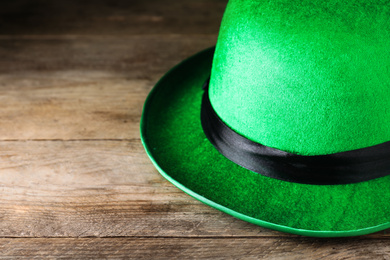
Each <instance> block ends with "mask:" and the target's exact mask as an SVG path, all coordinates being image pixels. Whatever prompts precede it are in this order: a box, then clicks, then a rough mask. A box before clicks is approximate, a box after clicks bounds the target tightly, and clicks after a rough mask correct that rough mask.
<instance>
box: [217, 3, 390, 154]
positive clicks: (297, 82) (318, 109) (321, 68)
mask: <svg viewBox="0 0 390 260" xmlns="http://www.w3.org/2000/svg"><path fill="white" fill-rule="evenodd" d="M209 95H210V101H211V104H212V106H213V108H214V110H215V111H216V113H217V114H218V116H219V117H220V118H221V119H222V120H223V121H224V122H225V123H226V124H227V125H228V126H229V127H230V128H232V129H233V130H234V131H236V132H237V133H239V134H241V135H243V136H245V137H247V138H248V139H250V140H252V141H255V142H258V143H261V144H263V145H266V146H270V147H274V148H278V149H281V150H284V151H288V152H292V153H296V154H301V155H322V154H331V153H337V152H342V151H348V150H354V149H359V148H364V147H369V146H372V145H376V144H379V143H383V142H386V141H389V140H390V127H389V122H390V4H389V3H387V2H386V1H355V0H351V1H346V0H344V1H339V0H330V1H322V0H314V1H313V0H311V1H306V0H303V1H302V0H299V1H298V0H296V1H295V0H278V1H259V0H246V1H243V0H230V2H229V3H228V6H227V8H226V11H225V14H224V17H223V20H222V24H221V29H220V33H219V37H218V42H217V46H216V50H215V54H214V60H213V67H212V72H211V79H210V89H209Z"/></svg>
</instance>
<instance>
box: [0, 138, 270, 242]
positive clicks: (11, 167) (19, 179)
mask: <svg viewBox="0 0 390 260" xmlns="http://www.w3.org/2000/svg"><path fill="white" fill-rule="evenodd" d="M0 205H1V207H0V216H1V221H0V237H42V236H44V237H45V236H57V237H80V236H84V237H85V236H99V237H104V236H105V237H106V236H189V237H191V236H236V235H240V236H242V235H246V236H258V235H266V234H268V235H272V233H273V232H272V231H268V230H265V229H262V228H260V227H257V226H254V225H251V224H249V223H246V222H244V221H240V220H238V219H235V218H233V217H230V216H228V215H226V214H224V213H221V212H219V211H217V210H214V209H212V208H210V207H208V206H205V205H203V204H202V203H200V202H198V201H196V200H194V199H192V198H191V197H189V196H188V195H186V194H184V193H183V192H182V191H180V190H179V189H177V188H175V187H174V186H173V185H171V184H170V183H168V182H167V181H166V180H165V179H163V178H162V177H161V176H160V174H158V173H157V171H156V170H155V169H154V167H153V165H152V164H151V163H150V161H149V159H148V158H147V156H146V154H145V153H144V151H143V148H142V146H141V144H140V141H121V142H118V141H94V142H90V141H87V142H80V141H39V142H37V141H26V142H20V141H16V142H0Z"/></svg>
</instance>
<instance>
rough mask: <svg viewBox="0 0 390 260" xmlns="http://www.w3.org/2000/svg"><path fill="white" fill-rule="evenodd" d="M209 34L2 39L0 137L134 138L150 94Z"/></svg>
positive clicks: (209, 42)
mask: <svg viewBox="0 0 390 260" xmlns="http://www.w3.org/2000/svg"><path fill="white" fill-rule="evenodd" d="M214 40H215V39H214V36H203V37H176V36H173V37H167V38H164V39H160V38H159V37H156V36H148V37H127V38H126V37H125V38H122V37H108V38H104V37H103V38H99V37H97V38H96V37H92V38H91V37H86V38H83V37H75V38H73V37H71V38H68V37H64V38H58V37H54V38H50V37H49V38H48V39H46V40H40V39H39V38H38V39H37V38H32V39H31V38H28V39H20V38H18V37H17V38H16V39H15V38H13V37H11V38H6V39H2V40H1V39H0V100H1V102H0V124H1V125H2V127H1V128H0V139H1V140H9V139H11V140H16V139H18V140H27V139H63V140H65V139H133V138H139V131H138V129H139V120H140V116H141V113H142V107H143V103H144V100H145V99H146V96H147V94H148V93H149V91H150V90H151V88H152V87H153V85H154V84H155V83H156V81H157V80H158V79H159V78H160V77H161V76H162V75H163V74H164V73H166V72H167V71H168V70H169V69H170V68H171V67H172V66H174V65H176V64H177V63H178V62H180V61H181V60H182V59H184V58H186V57H188V56H190V55H192V54H194V53H196V52H197V51H200V50H202V49H204V48H207V47H209V46H210V45H212V43H213V42H214Z"/></svg>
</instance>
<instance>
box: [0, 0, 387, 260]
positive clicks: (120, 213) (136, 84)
mask: <svg viewBox="0 0 390 260" xmlns="http://www.w3.org/2000/svg"><path fill="white" fill-rule="evenodd" d="M225 5H226V1H225V0H212V1H208V0H165V1H160V0H148V1H143V0H142V1H141V0H131V1H128V0H112V1H111V0H94V1H92V0H88V1H78V0H59V1H50V0H4V1H1V3H0V126H1V127H0V259H9V258H24V259H41V258H49V259H69V258H77V259H107V258H110V259H128V258H132V259H158V258H160V259H185V258H194V259H229V258H230V259H259V258H266V259H301V258H304V259H324V258H326V259H373V258H375V259H389V257H388V255H389V253H390V252H389V251H390V249H389V245H390V241H388V239H389V237H390V236H389V235H388V232H389V230H387V231H382V232H379V233H376V234H371V235H367V236H362V237H358V238H344V239H314V238H303V237H300V236H294V235H290V234H285V233H280V232H276V231H271V230H268V229H265V228H261V227H258V226H255V225H252V224H249V223H247V222H244V221H241V220H238V219H235V218H233V217H231V216H228V215H226V214H224V213H222V212H220V211H217V210H215V209H213V208H210V207H208V206H205V205H203V204H202V203H200V202H199V201H197V200H195V199H193V198H191V197H189V196H188V195H186V194H184V193H183V192H182V191H180V190H179V189H177V188H175V187H174V186H173V185H171V184H170V183H169V182H168V181H166V180H165V179H164V178H163V177H161V176H160V175H159V174H158V172H157V171H156V169H155V168H154V167H153V165H152V163H151V162H150V160H149V159H148V158H147V155H146V154H145V152H144V150H143V147H142V144H141V141H140V138H139V121H140V116H141V113H142V106H143V103H144V100H145V98H146V96H147V94H148V93H149V91H150V90H151V89H152V87H153V86H154V85H155V84H156V82H157V81H158V80H159V78H160V77H161V76H162V75H164V73H166V71H168V70H169V69H170V68H171V67H172V66H174V65H176V64H177V63H178V62H180V61H181V60H183V59H185V58H186V57H188V56H190V55H192V54H194V53H196V52H198V51H201V50H202V49H205V48H208V47H210V46H212V45H214V44H215V41H216V39H217V31H218V26H219V23H220V19H221V17H222V13H223V9H224V7H225Z"/></svg>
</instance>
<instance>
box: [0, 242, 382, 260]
mask: <svg viewBox="0 0 390 260" xmlns="http://www.w3.org/2000/svg"><path fill="white" fill-rule="evenodd" d="M0 254H1V257H0V259H8V258H10V257H16V258H18V259H31V258H34V259H35V258H39V259H41V258H48V257H49V258H55V259H64V258H65V259H69V258H72V259H73V258H76V259H288V260H290V259H292V260H294V259H297V260H300V259H337V260H338V259H390V257H389V254H390V243H389V240H388V239H311V238H293V239H278V238H267V239H264V238H227V239H209V238H202V239H194V238H164V237H161V238H68V239H56V238H14V239H9V238H1V239H0Z"/></svg>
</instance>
